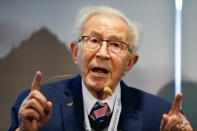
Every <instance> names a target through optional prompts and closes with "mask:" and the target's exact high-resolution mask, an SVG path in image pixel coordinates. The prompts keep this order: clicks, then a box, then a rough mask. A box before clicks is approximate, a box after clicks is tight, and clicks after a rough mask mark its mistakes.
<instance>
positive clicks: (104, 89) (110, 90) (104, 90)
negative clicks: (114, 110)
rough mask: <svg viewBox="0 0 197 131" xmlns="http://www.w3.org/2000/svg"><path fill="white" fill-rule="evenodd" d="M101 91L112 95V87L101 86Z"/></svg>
mask: <svg viewBox="0 0 197 131" xmlns="http://www.w3.org/2000/svg"><path fill="white" fill-rule="evenodd" d="M103 93H105V94H107V95H110V96H111V95H112V89H111V88H110V87H107V86H106V87H104V88H103Z"/></svg>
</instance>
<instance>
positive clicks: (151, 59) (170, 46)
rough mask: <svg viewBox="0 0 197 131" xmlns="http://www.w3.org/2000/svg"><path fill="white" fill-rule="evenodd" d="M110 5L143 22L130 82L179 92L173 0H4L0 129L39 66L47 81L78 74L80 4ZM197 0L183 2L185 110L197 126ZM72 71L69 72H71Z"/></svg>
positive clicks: (0, 3) (0, 0)
mask: <svg viewBox="0 0 197 131" xmlns="http://www.w3.org/2000/svg"><path fill="white" fill-rule="evenodd" d="M88 5H107V6H111V7H114V8H117V9H119V10H121V11H122V12H123V13H125V14H126V15H127V16H128V17H129V18H130V19H131V20H133V21H136V22H139V23H141V24H142V26H143V28H144V36H143V38H142V40H141V42H140V44H141V45H140V48H139V49H138V53H139V61H138V63H137V65H136V66H135V67H134V68H133V70H131V71H130V72H129V73H128V75H127V76H125V78H124V80H125V81H126V82H127V83H128V84H129V85H131V86H134V87H136V88H139V89H142V90H144V91H147V92H149V93H152V94H155V95H158V96H161V97H163V98H165V99H166V100H169V101H172V99H173V94H174V84H173V83H174V14H175V12H174V11H175V6H174V1H173V0H149V1H147V0H124V1H121V0H107V1H106V0H105V1H104V0H83V1H81V0H65V1H63V0H57V1H52V0H48V1H43V0H34V1H31V0H18V1H11V0H6V1H5V0H0V85H1V91H0V107H1V109H0V116H1V117H0V130H2V131H4V130H7V128H8V126H9V124H10V109H11V107H12V105H13V103H14V101H15V99H16V97H17V95H18V94H19V93H20V92H21V91H22V90H24V89H27V88H28V87H29V86H30V85H31V81H32V79H33V76H34V73H35V71H36V70H37V69H40V70H41V71H42V72H43V77H44V78H43V83H48V82H52V81H55V80H57V79H63V78H56V79H53V80H49V79H50V78H51V77H53V76H56V75H63V74H67V75H71V76H73V75H75V74H77V71H76V67H74V64H73V62H72V60H71V57H70V52H69V43H70V42H71V41H72V40H74V39H76V38H77V36H76V35H75V34H74V32H73V30H72V27H73V22H74V19H75V16H76V13H77V11H78V9H79V8H82V7H84V6H88ZM196 6H197V1H195V0H187V1H184V3H183V39H182V40H183V58H182V61H183V62H182V64H183V66H182V70H183V93H184V101H183V111H184V112H185V114H186V115H187V116H188V118H189V120H190V121H191V122H192V125H193V127H194V129H197V112H196V111H197V110H196V108H197V104H195V103H194V101H195V99H197V97H196V95H195V92H196V83H197V75H196V74H197V69H196V68H195V67H197V61H196V59H195V56H196V55H197V53H196V51H195V50H196V49H197V48H196V47H197V44H195V42H196V41H197V37H196V34H197V32H196V31H197V30H196V28H197V27H196V26H195V23H197V15H196V13H195V12H197V8H196ZM67 77H70V76H67Z"/></svg>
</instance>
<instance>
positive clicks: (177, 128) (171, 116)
mask: <svg viewBox="0 0 197 131" xmlns="http://www.w3.org/2000/svg"><path fill="white" fill-rule="evenodd" d="M181 100H182V94H181V93H180V94H177V95H176V97H175V99H174V102H173V105H172V107H171V110H170V112H169V113H168V114H164V115H163V118H162V121H161V126H160V131H193V129H192V127H191V125H190V123H189V121H188V120H187V118H186V117H185V116H184V115H183V114H182V113H181V112H180V104H181Z"/></svg>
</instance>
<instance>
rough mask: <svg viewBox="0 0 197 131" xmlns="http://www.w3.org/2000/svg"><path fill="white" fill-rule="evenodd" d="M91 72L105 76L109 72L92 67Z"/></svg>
mask: <svg viewBox="0 0 197 131" xmlns="http://www.w3.org/2000/svg"><path fill="white" fill-rule="evenodd" d="M91 70H92V71H93V72H95V73H102V74H107V73H109V71H108V70H107V69H105V68H101V67H93V68H92V69H91Z"/></svg>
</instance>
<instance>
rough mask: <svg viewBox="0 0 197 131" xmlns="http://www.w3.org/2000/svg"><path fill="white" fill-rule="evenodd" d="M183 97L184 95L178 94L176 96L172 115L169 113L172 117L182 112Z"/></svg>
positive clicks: (171, 111)
mask: <svg viewBox="0 0 197 131" xmlns="http://www.w3.org/2000/svg"><path fill="white" fill-rule="evenodd" d="M182 96H183V95H182V93H178V94H177V95H176V96H175V98H174V101H173V104H172V107H171V110H170V113H169V114H170V115H173V114H178V113H179V112H180V106H181V100H182Z"/></svg>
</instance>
